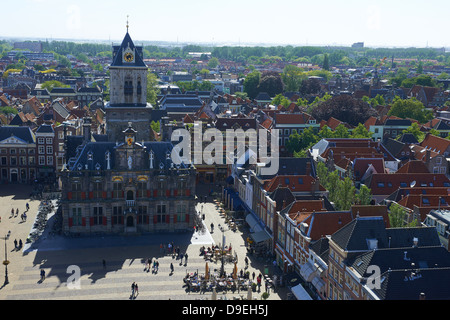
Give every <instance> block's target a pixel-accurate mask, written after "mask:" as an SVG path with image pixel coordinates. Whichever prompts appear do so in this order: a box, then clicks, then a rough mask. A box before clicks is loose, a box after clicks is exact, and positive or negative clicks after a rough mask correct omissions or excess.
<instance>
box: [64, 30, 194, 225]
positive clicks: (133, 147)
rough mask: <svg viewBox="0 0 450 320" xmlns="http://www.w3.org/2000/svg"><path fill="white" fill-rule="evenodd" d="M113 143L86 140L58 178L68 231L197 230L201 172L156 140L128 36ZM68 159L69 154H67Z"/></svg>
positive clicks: (114, 70)
mask: <svg viewBox="0 0 450 320" xmlns="http://www.w3.org/2000/svg"><path fill="white" fill-rule="evenodd" d="M110 72H111V81H110V82H111V87H110V92H111V100H110V102H109V103H108V104H107V105H106V106H105V110H106V130H107V139H103V140H102V141H93V140H94V139H92V135H91V132H90V128H91V126H90V124H89V122H87V123H86V125H85V126H84V127H83V137H80V138H82V140H83V141H82V142H81V143H80V144H79V145H78V146H77V147H76V152H73V153H72V154H71V156H70V157H69V156H68V158H69V159H67V161H66V165H65V166H64V168H63V170H62V171H61V173H60V183H61V188H62V202H61V205H62V212H63V232H64V233H67V234H70V233H80V234H142V233H151V232H176V231H185V230H192V229H193V226H194V224H195V223H196V222H195V217H196V213H195V178H196V169H195V167H194V166H193V165H191V164H184V163H182V164H181V165H176V164H175V163H174V162H173V161H172V157H171V152H172V149H173V145H172V143H171V142H157V141H151V137H150V134H149V132H150V122H151V120H152V109H153V107H152V106H151V105H150V104H148V103H147V102H146V99H145V97H146V87H147V86H146V79H147V77H146V73H147V72H148V69H147V67H146V65H145V64H144V62H143V56H142V48H139V47H135V46H134V44H133V41H132V40H131V37H130V36H129V34H128V32H127V34H126V36H125V38H124V40H123V42H122V45H121V46H114V47H113V62H112V64H111V68H110ZM69 154H70V152H69Z"/></svg>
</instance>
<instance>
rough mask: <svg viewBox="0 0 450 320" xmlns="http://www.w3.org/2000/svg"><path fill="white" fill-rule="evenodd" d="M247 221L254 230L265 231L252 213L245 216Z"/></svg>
mask: <svg viewBox="0 0 450 320" xmlns="http://www.w3.org/2000/svg"><path fill="white" fill-rule="evenodd" d="M245 221H246V222H247V223H248V225H249V226H250V229H251V230H252V231H253V232H260V231H263V230H262V228H261V226H260V225H259V224H258V221H256V218H255V217H254V216H253V215H252V214H251V213H250V214H248V215H247V216H246V217H245Z"/></svg>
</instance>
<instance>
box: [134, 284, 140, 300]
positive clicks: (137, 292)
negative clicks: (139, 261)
mask: <svg viewBox="0 0 450 320" xmlns="http://www.w3.org/2000/svg"><path fill="white" fill-rule="evenodd" d="M134 293H135V297H136V296H137V295H138V294H139V287H138V285H137V283H136V284H135V285H134Z"/></svg>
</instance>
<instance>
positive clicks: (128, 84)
mask: <svg viewBox="0 0 450 320" xmlns="http://www.w3.org/2000/svg"><path fill="white" fill-rule="evenodd" d="M124 90H125V92H124V93H125V95H126V96H132V95H133V81H132V80H131V78H129V77H127V78H126V79H125V86H124Z"/></svg>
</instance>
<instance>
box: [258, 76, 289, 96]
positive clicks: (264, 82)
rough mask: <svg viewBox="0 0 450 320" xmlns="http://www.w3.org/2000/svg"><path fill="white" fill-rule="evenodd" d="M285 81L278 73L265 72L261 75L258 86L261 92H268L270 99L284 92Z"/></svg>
mask: <svg viewBox="0 0 450 320" xmlns="http://www.w3.org/2000/svg"><path fill="white" fill-rule="evenodd" d="M283 88H284V85H283V80H282V79H281V76H280V74H279V73H277V72H265V73H263V74H262V75H261V80H260V82H259V85H258V91H259V92H267V94H268V95H269V96H270V97H274V96H276V95H277V94H279V93H282V92H283Z"/></svg>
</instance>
